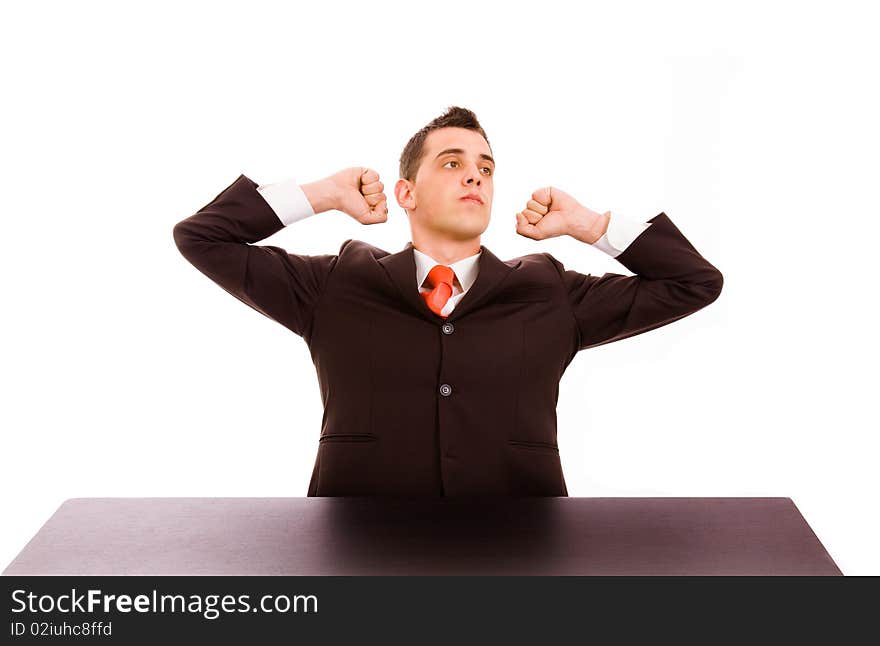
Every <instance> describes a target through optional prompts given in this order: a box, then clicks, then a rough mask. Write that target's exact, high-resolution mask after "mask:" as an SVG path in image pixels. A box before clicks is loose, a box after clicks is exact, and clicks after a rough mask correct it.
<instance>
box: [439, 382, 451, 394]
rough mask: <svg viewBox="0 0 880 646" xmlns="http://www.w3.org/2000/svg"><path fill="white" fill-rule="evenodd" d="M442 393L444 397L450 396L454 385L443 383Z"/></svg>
mask: <svg viewBox="0 0 880 646" xmlns="http://www.w3.org/2000/svg"><path fill="white" fill-rule="evenodd" d="M440 394H441V395H443V396H444V397H449V395H451V394H452V386H450V385H449V384H443V385H442V386H440Z"/></svg>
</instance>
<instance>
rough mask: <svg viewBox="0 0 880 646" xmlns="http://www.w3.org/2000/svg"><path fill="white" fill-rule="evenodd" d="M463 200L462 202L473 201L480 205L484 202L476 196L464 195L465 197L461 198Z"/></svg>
mask: <svg viewBox="0 0 880 646" xmlns="http://www.w3.org/2000/svg"><path fill="white" fill-rule="evenodd" d="M461 201H462V202H472V203H474V204H479V205H480V206H482V204H483V202H482V200H480V199H479V198H476V197H463V198H461Z"/></svg>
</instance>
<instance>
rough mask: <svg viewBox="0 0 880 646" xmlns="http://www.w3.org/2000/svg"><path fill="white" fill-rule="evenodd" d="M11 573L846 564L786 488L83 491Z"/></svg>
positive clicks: (716, 570) (501, 571)
mask: <svg viewBox="0 0 880 646" xmlns="http://www.w3.org/2000/svg"><path fill="white" fill-rule="evenodd" d="M3 574H5V575H59V574H60V575H76V574H82V575H164V574H170V575H223V574H226V575H229V574H231V575H487V574H488V575H768V574H769V575H840V574H841V572H840V570H839V569H838V568H837V566H836V565H835V563H834V561H833V560H832V559H831V557H830V556H829V555H828V553H827V552H826V551H825V548H824V547H823V546H822V544H821V543H820V542H819V540H818V538H817V537H816V535H815V534H814V533H813V531H812V530H811V529H810V527H809V525H807V523H806V521H805V520H804V518H803V517H802V516H801V514H800V512H798V510H797V508H796V507H795V505H794V503H792V501H791V499H789V498H466V499H463V498H380V497H377V498H72V499H70V500H67V501H65V502H64V503H63V504H62V505H61V506H60V507H59V508H58V510H57V511H56V512H55V514H54V515H53V516H52V517H51V518H50V519H49V520H48V521H47V522H46V524H45V525H44V526H43V527H42V529H40V531H39V532H38V533H37V535H36V536H34V538H33V539H32V540H31V541H30V542H29V543H28V544H27V546H26V547H25V548H24V549H23V550H22V552H21V553H20V554H19V555H18V556H17V557H16V558H15V560H13V562H12V563H11V564H10V565H9V567H7V568H6V570H5V571H4V572H3Z"/></svg>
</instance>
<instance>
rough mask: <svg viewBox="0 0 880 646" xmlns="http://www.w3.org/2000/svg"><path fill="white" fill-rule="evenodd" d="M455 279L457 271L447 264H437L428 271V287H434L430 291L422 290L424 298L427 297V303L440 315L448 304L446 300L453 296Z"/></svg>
mask: <svg viewBox="0 0 880 646" xmlns="http://www.w3.org/2000/svg"><path fill="white" fill-rule="evenodd" d="M454 279H455V272H454V271H452V267H447V266H446V265H435V266H434V268H433V269H432V270H431V271H429V272H428V287H430V288H432V289H431V291H430V292H421V294H422V298H424V299H425V303H427V305H428V308H429V309H430V310H431V311H432V312H434V314H436V315H438V316H442V317H443V318H446V317H445V316H443V314H440V312H441V311H443V306H444V305H446V301H448V300H449V297H450V296H452V281H453V280H454Z"/></svg>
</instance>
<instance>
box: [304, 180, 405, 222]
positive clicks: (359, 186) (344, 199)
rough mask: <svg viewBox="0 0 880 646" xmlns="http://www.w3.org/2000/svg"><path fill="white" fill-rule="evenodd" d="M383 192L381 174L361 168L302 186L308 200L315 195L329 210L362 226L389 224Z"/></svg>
mask: <svg viewBox="0 0 880 646" xmlns="http://www.w3.org/2000/svg"><path fill="white" fill-rule="evenodd" d="M384 188H385V186H384V184H382V182H380V181H379V173H377V172H376V171H374V170H373V169H371V168H364V167H362V166H354V167H352V168H346V169H345V170H341V171H339V172H338V173H335V174H333V175H330V176H329V177H325V178H324V179H322V180H320V181H319V182H315V183H314V184H311V185H305V186H303V190H305V191H306V195H307V196H309V192H310V191H314V193H315V194H317V195H320V196H321V197H322V198H323V199H324V201H325V202H324V203H325V204H326V205H328V206H329V208H334V209H337V210H339V211H342V212H343V213H347V214H348V215H350V216H351V217H353V218H354V219H355V220H357V221H358V222H360V223H361V224H379V223H380V222H385V221H387V220H388V198H387V197H385V193H383V192H382V191H383V190H384ZM319 199H320V198H319ZM313 204H314V203H313ZM316 212H317V210H316Z"/></svg>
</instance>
